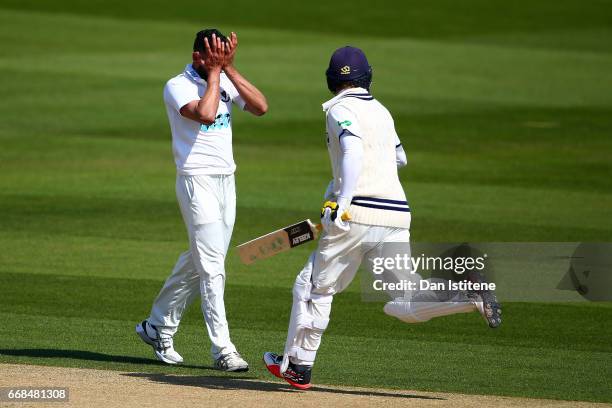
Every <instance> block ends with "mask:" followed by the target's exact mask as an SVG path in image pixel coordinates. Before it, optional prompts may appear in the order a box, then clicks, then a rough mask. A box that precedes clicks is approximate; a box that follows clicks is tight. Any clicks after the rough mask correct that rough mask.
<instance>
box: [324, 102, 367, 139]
mask: <svg viewBox="0 0 612 408" xmlns="http://www.w3.org/2000/svg"><path fill="white" fill-rule="evenodd" d="M327 120H328V124H329V130H330V133H331V134H330V136H335V137H340V136H342V134H343V133H345V132H350V133H351V134H352V135H354V136H357V137H361V128H360V127H359V123H358V121H357V117H356V116H355V114H354V113H353V112H352V111H351V110H350V109H348V108H347V107H346V106H342V105H335V106H332V107H331V109H330V110H329V114H328V116H327Z"/></svg>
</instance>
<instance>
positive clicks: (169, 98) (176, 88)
mask: <svg viewBox="0 0 612 408" xmlns="http://www.w3.org/2000/svg"><path fill="white" fill-rule="evenodd" d="M198 100H200V95H199V94H198V87H197V86H195V85H193V84H191V83H185V82H181V81H176V80H171V81H168V83H166V86H165V87H164V101H165V102H166V104H167V105H169V106H171V107H172V108H173V109H175V110H176V111H177V112H179V111H180V110H181V108H182V107H183V106H185V105H187V104H188V103H189V102H191V101H198Z"/></svg>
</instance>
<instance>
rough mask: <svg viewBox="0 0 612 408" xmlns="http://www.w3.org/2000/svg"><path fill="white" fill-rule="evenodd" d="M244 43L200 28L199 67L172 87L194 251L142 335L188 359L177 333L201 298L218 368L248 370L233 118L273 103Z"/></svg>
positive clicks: (184, 208)
mask: <svg viewBox="0 0 612 408" xmlns="http://www.w3.org/2000/svg"><path fill="white" fill-rule="evenodd" d="M237 46H238V37H237V36H236V34H235V33H231V35H230V37H229V38H226V37H225V36H223V34H221V33H220V32H219V31H218V30H216V29H208V30H202V31H200V32H198V33H197V34H196V39H195V41H194V46H193V53H192V62H191V64H187V66H186V67H185V70H184V71H183V72H182V73H181V74H179V75H177V76H175V77H174V78H172V79H170V80H169V81H168V82H167V83H166V86H165V87H164V102H165V105H166V111H167V114H168V120H169V122H170V129H171V132H172V150H173V154H174V159H175V163H176V167H177V177H176V196H177V200H178V202H179V207H180V210H181V214H182V216H183V220H184V222H185V226H186V228H187V233H188V237H189V250H188V251H186V252H184V253H182V254H181V255H180V256H179V258H178V260H177V262H176V265H175V267H174V269H173V271H172V273H171V274H170V276H169V277H168V278H167V280H166V282H165V284H164V286H163V287H162V289H161V291H160V292H159V294H158V296H157V298H156V299H155V301H154V302H153V306H152V308H151V314H150V316H149V317H148V318H147V319H146V320H144V321H143V322H141V323H139V324H138V325H137V326H136V332H137V333H138V335H139V336H140V338H141V339H142V340H143V341H144V342H145V343H147V344H148V345H150V346H152V347H153V351H154V353H155V356H156V357H157V359H159V360H160V361H162V362H165V363H167V364H177V363H181V362H182V361H183V358H182V357H181V356H180V355H179V354H178V353H177V352H176V351H175V350H174V343H173V337H174V334H175V333H176V331H177V330H178V326H179V323H180V321H181V318H182V315H183V312H184V311H185V309H186V308H187V307H188V306H189V304H191V303H192V302H193V301H194V300H195V299H196V298H197V297H198V295H200V296H201V308H202V314H203V315H204V321H205V325H206V329H207V332H208V335H209V338H210V340H211V343H212V347H211V354H212V358H213V359H214V361H215V368H217V369H219V370H223V371H246V370H248V364H247V362H246V361H245V360H244V359H243V358H242V357H241V356H240V354H239V353H238V352H237V350H236V347H235V346H234V344H233V343H232V341H231V340H230V335H229V326H228V323H227V318H226V316H225V304H224V299H223V296H224V288H225V265H224V264H225V256H226V253H227V249H228V246H229V242H230V238H231V234H232V230H233V226H234V220H235V216H236V190H235V184H234V171H235V169H236V164H235V163H234V158H233V150H232V121H231V116H232V105H237V106H238V107H239V108H241V109H243V110H246V111H248V112H250V113H252V114H254V115H256V116H261V115H263V114H264V113H266V111H267V109H268V106H267V102H266V98H265V96H264V95H263V94H262V93H261V92H260V91H259V90H258V89H257V88H256V87H255V86H254V85H252V84H251V83H250V82H249V81H248V80H246V79H245V78H244V77H243V76H242V75H241V74H240V73H239V72H238V70H237V69H236V68H235V66H234V56H235V54H236V48H237Z"/></svg>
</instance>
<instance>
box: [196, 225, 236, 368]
mask: <svg viewBox="0 0 612 408" xmlns="http://www.w3.org/2000/svg"><path fill="white" fill-rule="evenodd" d="M224 229H225V227H224V225H223V223H222V222H215V223H209V224H203V225H198V226H196V227H194V231H193V237H192V240H191V247H192V257H193V260H194V264H195V265H196V269H197V270H198V273H199V275H200V293H201V296H202V314H203V315H204V322H205V324H206V330H207V331H208V336H209V337H210V341H211V343H212V345H211V354H212V356H213V358H215V359H216V358H218V357H219V356H221V355H222V354H227V353H231V352H235V351H236V347H235V346H234V344H233V343H232V342H231V340H230V334H229V325H228V323H227V318H226V315H225V303H224V299H223V296H224V292H225V268H224V263H225V238H224V232H225V231H224Z"/></svg>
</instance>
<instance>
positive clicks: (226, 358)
mask: <svg viewBox="0 0 612 408" xmlns="http://www.w3.org/2000/svg"><path fill="white" fill-rule="evenodd" d="M215 368H216V369H217V370H221V371H249V365H248V363H247V362H246V361H244V359H243V358H242V357H240V354H238V353H237V352H233V353H227V354H223V355H222V356H221V357H219V358H218V359H216V360H215Z"/></svg>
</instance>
